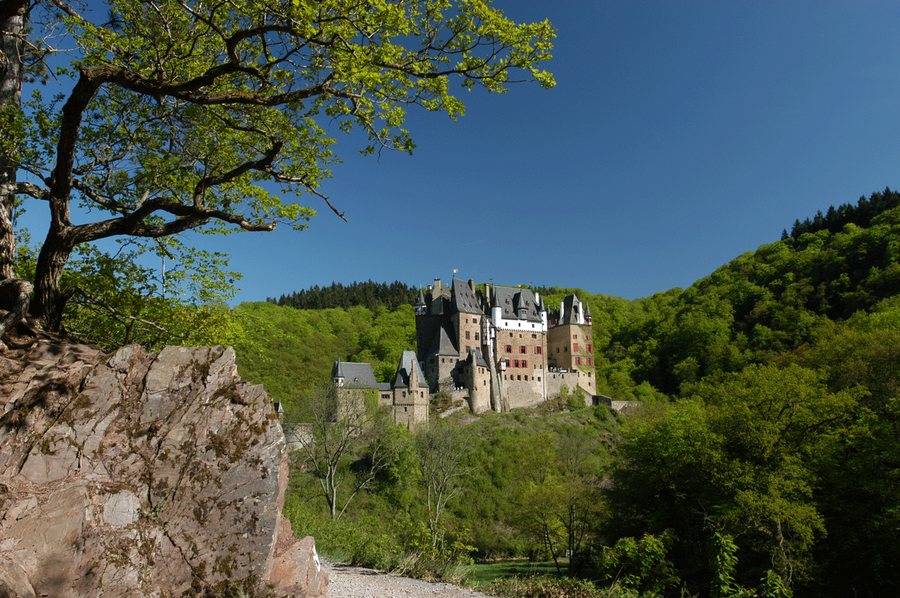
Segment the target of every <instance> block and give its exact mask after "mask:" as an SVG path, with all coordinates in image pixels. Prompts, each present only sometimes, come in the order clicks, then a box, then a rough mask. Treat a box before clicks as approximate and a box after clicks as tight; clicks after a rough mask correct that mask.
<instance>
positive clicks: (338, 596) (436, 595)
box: [328, 565, 489, 598]
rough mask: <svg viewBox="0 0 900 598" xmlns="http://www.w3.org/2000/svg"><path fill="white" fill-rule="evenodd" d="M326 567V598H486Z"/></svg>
mask: <svg viewBox="0 0 900 598" xmlns="http://www.w3.org/2000/svg"><path fill="white" fill-rule="evenodd" d="M329 568H330V569H331V572H330V581H329V583H328V598H489V597H488V596H487V595H486V594H482V593H481V592H476V591H475V590H470V589H467V588H460V587H458V586H454V585H452V584H449V583H429V582H427V581H422V580H420V579H410V578H409V577H397V576H394V575H388V574H386V573H380V572H378V571H375V570H374V569H365V568H363V567H350V566H348V565H329Z"/></svg>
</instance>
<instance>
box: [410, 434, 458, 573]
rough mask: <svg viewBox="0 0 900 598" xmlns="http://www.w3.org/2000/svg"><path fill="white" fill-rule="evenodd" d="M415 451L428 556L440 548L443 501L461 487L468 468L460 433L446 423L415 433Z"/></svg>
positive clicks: (447, 499)
mask: <svg viewBox="0 0 900 598" xmlns="http://www.w3.org/2000/svg"><path fill="white" fill-rule="evenodd" d="M416 452H417V454H418V456H419V469H420V471H421V473H422V484H423V485H424V486H425V514H426V517H427V522H426V523H427V525H428V533H429V538H430V540H431V556H432V557H437V556H438V555H440V554H441V553H442V552H443V550H444V527H443V523H442V519H443V517H444V513H445V512H446V509H447V503H449V502H450V501H451V500H453V498H454V497H456V496H457V495H458V494H459V493H460V492H461V491H462V490H463V487H464V486H463V482H464V479H465V477H466V475H467V472H468V469H467V467H466V464H465V458H466V451H465V442H464V440H463V437H462V433H461V432H460V431H459V430H455V429H453V428H450V427H449V426H447V425H443V426H441V425H435V426H432V427H431V428H429V429H428V430H425V431H424V432H422V433H421V434H419V435H418V436H417V437H416Z"/></svg>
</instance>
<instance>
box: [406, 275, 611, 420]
mask: <svg viewBox="0 0 900 598" xmlns="http://www.w3.org/2000/svg"><path fill="white" fill-rule="evenodd" d="M415 313H416V344H417V348H418V351H417V357H418V360H419V363H421V364H422V365H423V370H424V373H425V377H426V378H427V379H428V383H429V387H430V390H431V392H432V393H438V392H446V393H449V394H450V395H451V396H454V398H457V397H458V398H465V399H466V400H468V402H469V406H470V407H471V409H472V412H473V413H482V412H484V411H487V410H489V409H492V410H494V411H508V410H510V409H514V408H516V407H529V406H532V405H537V404H538V403H541V402H544V401H546V400H548V399H551V398H554V397H556V396H559V394H560V392H561V390H562V387H563V386H565V387H567V388H568V389H570V390H573V391H574V390H575V389H576V388H580V389H581V390H582V392H583V393H584V394H585V396H586V400H590V399H591V398H592V397H593V395H594V394H595V391H596V382H595V379H594V357H593V341H592V332H591V323H592V320H591V312H590V309H589V308H588V306H587V305H586V304H583V303H582V302H581V301H580V300H579V299H578V297H577V296H575V295H569V296H567V297H566V298H565V299H564V300H563V301H562V303H561V304H560V308H559V311H558V312H551V311H549V310H548V309H547V308H546V306H545V305H544V303H543V301H542V300H541V297H540V295H539V294H538V293H535V292H533V291H531V290H530V289H525V288H517V287H503V286H494V285H486V286H485V287H484V290H483V291H481V290H476V288H475V283H474V281H472V280H469V281H468V282H465V281H463V280H460V279H458V278H454V279H453V281H452V283H451V286H450V287H446V286H444V285H443V284H442V283H441V280H440V279H439V278H436V279H435V280H434V284H433V285H432V286H431V287H430V288H429V289H428V292H427V293H423V292H420V293H419V298H418V300H417V302H416V305H415Z"/></svg>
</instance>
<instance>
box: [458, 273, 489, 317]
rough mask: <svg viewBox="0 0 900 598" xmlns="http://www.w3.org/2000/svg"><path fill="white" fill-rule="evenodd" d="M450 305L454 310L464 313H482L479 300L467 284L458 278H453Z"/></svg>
mask: <svg viewBox="0 0 900 598" xmlns="http://www.w3.org/2000/svg"><path fill="white" fill-rule="evenodd" d="M452 302H453V303H452V305H453V308H454V310H456V311H458V312H461V313H464V314H484V310H483V309H482V308H481V301H479V300H478V297H477V296H476V295H475V291H473V290H472V288H471V287H469V284H468V283H467V282H465V281H464V280H460V279H459V278H454V279H453V295H452Z"/></svg>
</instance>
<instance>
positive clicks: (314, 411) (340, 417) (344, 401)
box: [295, 384, 402, 519]
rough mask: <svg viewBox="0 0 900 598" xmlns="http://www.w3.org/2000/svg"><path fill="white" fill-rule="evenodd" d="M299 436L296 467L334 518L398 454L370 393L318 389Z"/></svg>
mask: <svg viewBox="0 0 900 598" xmlns="http://www.w3.org/2000/svg"><path fill="white" fill-rule="evenodd" d="M308 413H309V414H310V418H309V423H308V424H306V425H305V426H303V427H302V428H301V431H300V432H299V438H300V441H299V444H300V450H299V451H297V452H296V453H295V458H296V466H297V467H298V468H299V469H300V470H302V471H305V472H307V473H308V474H309V475H310V477H312V478H313V479H315V481H316V482H317V484H318V486H319V489H320V490H321V497H322V498H323V499H324V500H325V503H326V504H327V505H328V510H329V514H330V515H331V518H332V519H340V518H341V517H342V516H343V514H344V512H345V511H346V510H347V507H348V506H350V503H351V501H352V500H353V499H354V498H356V496H357V495H358V494H359V493H360V492H362V491H365V490H367V489H369V488H371V487H373V486H374V484H375V482H376V480H377V479H378V477H379V476H381V475H382V474H383V473H384V472H386V471H387V470H388V469H389V468H390V467H391V466H392V465H393V462H394V460H395V459H396V458H397V456H398V454H399V452H400V451H401V450H402V442H400V441H398V440H397V439H396V438H395V434H394V428H393V426H391V424H390V423H389V415H388V414H387V413H386V412H385V411H384V410H382V409H381V406H380V405H379V399H378V395H377V393H376V392H375V391H372V390H371V389H365V390H349V391H347V392H343V391H339V390H338V389H336V388H335V387H334V386H332V385H331V384H328V385H325V386H323V387H321V388H320V389H319V390H318V391H317V392H316V393H315V394H314V395H313V397H312V400H311V401H310V405H309V411H308Z"/></svg>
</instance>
